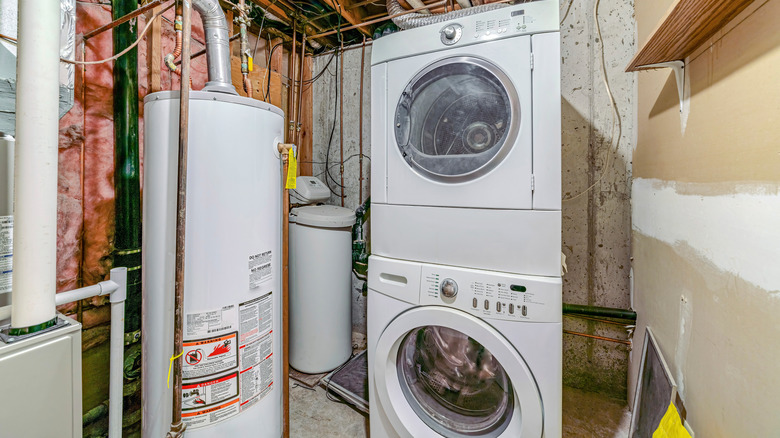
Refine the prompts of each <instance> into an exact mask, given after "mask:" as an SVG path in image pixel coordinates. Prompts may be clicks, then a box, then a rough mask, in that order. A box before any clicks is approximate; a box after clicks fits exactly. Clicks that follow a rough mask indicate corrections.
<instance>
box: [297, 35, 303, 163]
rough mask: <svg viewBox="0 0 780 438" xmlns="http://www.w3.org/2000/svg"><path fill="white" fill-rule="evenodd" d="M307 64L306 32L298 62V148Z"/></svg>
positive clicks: (299, 144)
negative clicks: (304, 71) (304, 76)
mask: <svg viewBox="0 0 780 438" xmlns="http://www.w3.org/2000/svg"><path fill="white" fill-rule="evenodd" d="M305 65H306V33H305V32H304V34H303V39H301V60H300V62H299V63H298V112H297V115H296V116H295V144H297V145H298V150H299V151H300V150H301V149H300V147H301V134H302V132H301V114H302V112H303V69H304V68H305Z"/></svg>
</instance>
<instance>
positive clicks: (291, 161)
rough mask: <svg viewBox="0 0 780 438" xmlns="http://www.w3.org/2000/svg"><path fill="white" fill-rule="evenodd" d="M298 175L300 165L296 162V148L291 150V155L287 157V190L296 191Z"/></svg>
mask: <svg viewBox="0 0 780 438" xmlns="http://www.w3.org/2000/svg"><path fill="white" fill-rule="evenodd" d="M297 173H298V163H297V162H296V161H295V148H293V149H290V153H289V154H288V156H287V182H286V183H285V185H284V188H285V189H294V188H295V183H296V179H297V177H298V176H297Z"/></svg>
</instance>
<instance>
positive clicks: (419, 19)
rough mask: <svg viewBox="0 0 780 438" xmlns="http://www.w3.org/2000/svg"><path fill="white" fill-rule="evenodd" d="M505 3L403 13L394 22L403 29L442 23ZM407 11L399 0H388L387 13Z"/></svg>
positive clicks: (393, 13) (394, 13)
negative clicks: (444, 11) (451, 9)
mask: <svg viewBox="0 0 780 438" xmlns="http://www.w3.org/2000/svg"><path fill="white" fill-rule="evenodd" d="M504 6H505V5H503V4H501V5H482V6H474V7H471V8H467V9H461V10H459V11H453V12H449V13H447V14H434V15H428V14H420V13H411V14H405V15H401V16H399V17H394V18H393V23H395V25H396V26H398V27H400V28H401V29H412V28H415V27H420V26H427V25H429V24H434V23H441V22H444V21H449V20H452V19H455V18H461V17H466V16H469V15H474V14H479V13H480V12H485V11H492V10H493V9H497V8H501V7H504ZM404 12H406V9H404V7H403V6H401V5H400V4H399V3H398V0H387V14H388V15H390V16H391V17H392V16H393V15H396V14H401V13H404Z"/></svg>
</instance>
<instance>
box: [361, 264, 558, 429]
mask: <svg viewBox="0 0 780 438" xmlns="http://www.w3.org/2000/svg"><path fill="white" fill-rule="evenodd" d="M368 272H369V280H368V284H369V290H368V366H369V369H368V374H369V399H370V400H371V410H370V428H371V438H400V437H403V438H441V437H448V438H466V437H469V438H488V437H490V438H510V437H511V438H541V437H545V438H560V436H561V427H562V426H561V415H562V414H561V409H562V403H561V391H562V383H561V343H562V339H561V337H562V332H561V293H560V292H561V279H560V278H552V277H533V276H525V275H512V274H502V273H496V272H490V271H482V270H474V269H465V268H452V267H446V266H440V265H433V264H423V263H416V262H406V261H398V260H390V259H386V258H382V257H376V256H372V257H371V259H370V261H369V271H368Z"/></svg>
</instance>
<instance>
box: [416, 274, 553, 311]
mask: <svg viewBox="0 0 780 438" xmlns="http://www.w3.org/2000/svg"><path fill="white" fill-rule="evenodd" d="M421 274H422V282H421V287H420V304H422V305H444V306H450V307H455V308H458V309H460V310H463V311H466V312H468V313H471V314H474V315H476V316H479V317H482V318H493V319H504V320H517V321H533V322H560V321H561V306H562V301H561V295H562V288H561V279H560V278H556V277H536V276H524V275H508V274H500V273H493V272H489V271H481V270H474V269H458V268H450V267H443V266H437V265H422V272H421Z"/></svg>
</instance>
